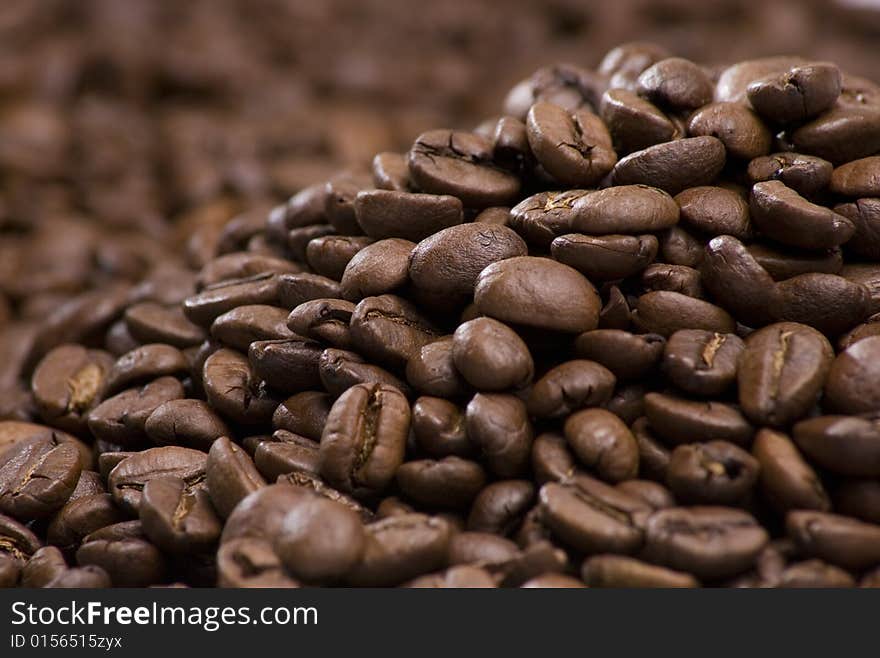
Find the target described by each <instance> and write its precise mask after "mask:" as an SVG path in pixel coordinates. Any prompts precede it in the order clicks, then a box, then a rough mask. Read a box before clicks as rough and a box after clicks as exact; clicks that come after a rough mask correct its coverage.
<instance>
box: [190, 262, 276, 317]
mask: <svg viewBox="0 0 880 658" xmlns="http://www.w3.org/2000/svg"><path fill="white" fill-rule="evenodd" d="M277 302H278V275H277V274H273V273H271V272H266V273H263V274H256V275H254V276H251V277H248V278H244V279H230V280H228V281H222V282H220V283H216V284H214V285H212V286H208V287H207V288H205V289H204V290H202V291H201V292H200V293H197V294H196V295H193V296H192V297H187V298H186V299H185V300H184V302H183V313H184V315H186V317H187V319H188V320H190V321H191V322H193V323H195V324H197V325H199V326H200V327H205V328H208V327H210V326H211V323H212V322H214V320H215V319H217V317H218V316H220V315H223V314H224V313H226V312H227V311H231V310H232V309H234V308H236V307H238V306H243V305H245V304H276V303H277Z"/></svg>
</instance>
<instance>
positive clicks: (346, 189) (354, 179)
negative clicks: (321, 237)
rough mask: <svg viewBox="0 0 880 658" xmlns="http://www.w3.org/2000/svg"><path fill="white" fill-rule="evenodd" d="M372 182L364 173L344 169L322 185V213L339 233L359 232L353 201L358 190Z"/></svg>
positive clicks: (363, 188)
mask: <svg viewBox="0 0 880 658" xmlns="http://www.w3.org/2000/svg"><path fill="white" fill-rule="evenodd" d="M372 182H373V181H372V179H371V178H370V176H368V175H367V174H365V173H362V172H352V171H344V172H342V173H341V174H338V175H336V176H334V177H333V178H332V179H331V180H330V181H328V182H327V184H326V185H325V186H324V215H325V217H326V218H327V221H328V222H330V224H332V225H333V228H335V229H336V230H337V231H338V232H339V233H342V234H343V235H358V234H359V233H360V232H361V231H360V225H359V224H358V223H357V219H356V217H355V209H354V203H355V199H356V198H357V195H358V192H360V191H361V190H365V189H369V188H370V187H372Z"/></svg>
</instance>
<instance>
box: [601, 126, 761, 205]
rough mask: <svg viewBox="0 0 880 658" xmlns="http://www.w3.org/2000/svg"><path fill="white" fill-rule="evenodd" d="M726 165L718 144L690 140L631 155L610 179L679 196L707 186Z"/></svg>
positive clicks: (706, 138) (712, 139) (704, 139)
mask: <svg viewBox="0 0 880 658" xmlns="http://www.w3.org/2000/svg"><path fill="white" fill-rule="evenodd" d="M768 150H769V144H768ZM725 161H726V153H725V148H724V144H723V143H722V142H721V140H719V139H717V138H715V137H710V136H700V137H689V138H687V139H679V140H675V141H672V142H666V143H664V144H656V145H654V146H649V147H647V148H645V149H643V150H641V151H636V152H635V153H631V154H630V155H628V156H626V157H625V158H622V159H621V160H620V161H619V162H618V163H617V164H616V165H615V166H614V171H613V172H612V174H611V175H612V180H613V181H614V184H615V185H634V184H642V185H651V186H653V187H658V188H660V189H661V190H663V191H665V192H668V193H669V194H678V193H679V192H681V191H682V190H684V189H686V188H688V187H696V186H698V185H708V184H710V183H711V182H712V181H713V180H715V177H716V176H718V174H719V173H721V170H722V168H723V167H724V163H725Z"/></svg>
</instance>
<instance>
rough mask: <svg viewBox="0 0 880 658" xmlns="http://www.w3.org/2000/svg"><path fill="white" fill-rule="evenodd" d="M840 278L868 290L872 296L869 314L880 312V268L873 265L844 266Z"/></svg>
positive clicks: (854, 264)
mask: <svg viewBox="0 0 880 658" xmlns="http://www.w3.org/2000/svg"><path fill="white" fill-rule="evenodd" d="M840 276H842V277H843V278H845V279H846V280H847V281H850V282H852V283H858V284H861V285H863V286H865V288H867V289H868V294H869V295H870V303H869V311H868V312H869V313H871V314H874V313H877V312H880V267H878V266H876V265H874V264H872V263H852V264H847V265H844V266H843V268H842V269H841V270H840Z"/></svg>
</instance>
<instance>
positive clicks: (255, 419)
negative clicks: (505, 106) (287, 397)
mask: <svg viewBox="0 0 880 658" xmlns="http://www.w3.org/2000/svg"><path fill="white" fill-rule="evenodd" d="M257 344H259V343H257ZM202 383H203V385H204V387H205V394H206V395H207V398H208V403H209V404H210V405H211V406H212V407H213V408H214V409H216V410H217V411H218V412H219V413H220V415H222V416H225V417H226V418H228V419H230V420H232V421H234V422H237V423H243V424H246V425H253V424H258V423H263V422H266V421H267V420H268V419H269V418H271V417H272V413H273V412H274V411H275V407H277V406H278V402H277V401H276V400H274V399H273V398H271V397H270V396H269V395H268V394H267V393H266V392H265V390H263V387H262V386H261V385H260V382H259V380H257V378H256V375H255V374H254V371H253V370H252V369H251V366H250V364H249V363H248V359H247V357H245V356H244V355H243V354H241V353H239V352H235V351H234V350H230V349H226V348H223V349H220V350H217V351H216V352H214V353H213V354H212V355H211V356H209V357H208V359H207V360H206V361H205V365H204V368H203V374H202ZM157 406H158V405H157ZM99 408H100V407H99Z"/></svg>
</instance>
